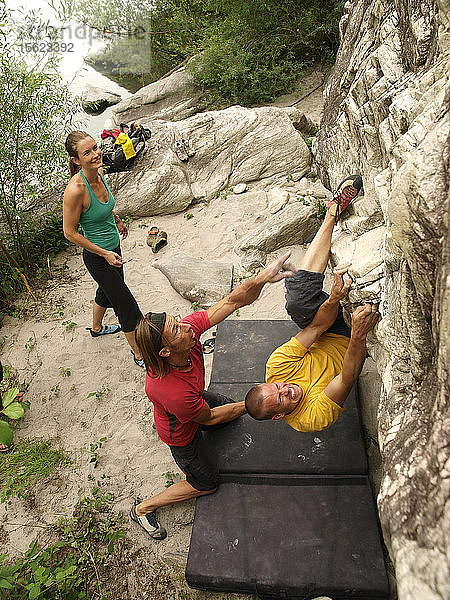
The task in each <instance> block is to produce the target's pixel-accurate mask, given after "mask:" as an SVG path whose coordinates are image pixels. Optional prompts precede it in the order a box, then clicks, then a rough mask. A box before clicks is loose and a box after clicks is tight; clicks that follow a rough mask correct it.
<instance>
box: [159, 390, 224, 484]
mask: <svg viewBox="0 0 450 600" xmlns="http://www.w3.org/2000/svg"><path fill="white" fill-rule="evenodd" d="M203 398H204V399H205V400H206V402H207V403H208V405H209V407H210V408H214V407H215V406H222V405H223V404H230V403H231V402H234V400H231V398H227V397H226V396H222V394H216V393H214V392H203ZM224 425H228V423H223V424H220V425H212V426H208V425H201V426H200V427H199V428H198V429H197V432H196V434H195V436H194V439H193V440H192V442H190V443H189V444H187V446H169V448H170V451H171V453H172V456H173V459H174V461H175V462H176V463H177V465H178V466H179V467H180V469H181V470H182V471H183V473H185V475H186V481H187V482H188V483H190V484H191V485H192V487H193V488H195V489H196V490H198V491H199V492H208V491H211V490H215V489H216V488H217V486H218V485H219V472H218V470H217V465H216V464H215V461H214V460H213V459H212V458H211V449H210V448H209V446H208V445H207V443H206V442H205V440H204V439H203V433H202V431H205V430H211V429H217V428H219V427H223V426H224Z"/></svg>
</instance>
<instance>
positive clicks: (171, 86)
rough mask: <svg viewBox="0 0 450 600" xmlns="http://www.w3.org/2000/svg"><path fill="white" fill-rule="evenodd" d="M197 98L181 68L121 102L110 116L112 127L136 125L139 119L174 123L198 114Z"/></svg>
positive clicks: (183, 69) (188, 77) (185, 72)
mask: <svg viewBox="0 0 450 600" xmlns="http://www.w3.org/2000/svg"><path fill="white" fill-rule="evenodd" d="M199 99H200V94H199V92H198V91H197V90H195V88H194V86H193V84H192V79H191V76H190V75H189V73H188V72H187V71H186V69H185V68H184V67H182V68H181V69H179V70H178V71H175V72H174V73H172V74H171V75H168V76H167V77H164V78H163V79H159V80H158V81H154V82H153V83H150V84H149V85H146V86H145V87H143V88H141V89H140V90H138V91H137V92H136V93H135V94H133V96H131V98H127V99H126V100H123V102H121V103H120V104H118V105H117V106H116V107H115V108H114V110H113V113H112V120H113V123H114V124H115V125H118V124H119V123H129V122H132V121H138V120H139V121H140V120H141V119H142V118H143V117H151V118H152V119H162V120H164V121H178V120H180V119H186V118H187V117H190V116H191V115H193V114H195V113H196V112H198V110H199V108H198V106H199Z"/></svg>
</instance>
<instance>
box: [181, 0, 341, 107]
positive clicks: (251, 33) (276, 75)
mask: <svg viewBox="0 0 450 600" xmlns="http://www.w3.org/2000/svg"><path fill="white" fill-rule="evenodd" d="M210 5H213V6H215V7H216V10H217V11H220V12H221V14H222V16H223V17H222V19H221V20H220V24H218V25H217V27H216V28H215V29H214V31H211V32H210V35H209V37H208V39H205V40H204V52H203V53H202V54H201V56H199V58H198V60H197V61H196V62H195V63H194V64H193V66H192V69H193V74H194V81H195V82H196V83H197V85H199V86H200V87H202V88H203V89H204V90H205V92H207V97H208V104H209V105H222V104H229V103H239V104H257V103H261V102H267V101H271V100H273V99H274V98H275V96H277V95H279V94H281V93H284V92H286V91H288V90H291V89H293V87H294V85H295V82H296V81H297V80H298V78H299V76H300V75H301V73H302V71H303V70H304V68H305V67H307V66H309V65H312V64H313V63H315V62H319V61H321V62H323V61H324V62H327V61H329V60H330V59H332V57H333V56H334V54H335V52H336V50H337V47H338V21H339V18H340V16H341V14H342V7H343V2H340V1H336V0H323V1H320V2H319V1H318V0H303V2H298V1H297V0H283V1H281V2H280V1H279V0H266V1H265V2H260V1H259V0H245V1H244V2H242V1H240V0H224V1H221V2H219V1H218V0H211V1H210Z"/></svg>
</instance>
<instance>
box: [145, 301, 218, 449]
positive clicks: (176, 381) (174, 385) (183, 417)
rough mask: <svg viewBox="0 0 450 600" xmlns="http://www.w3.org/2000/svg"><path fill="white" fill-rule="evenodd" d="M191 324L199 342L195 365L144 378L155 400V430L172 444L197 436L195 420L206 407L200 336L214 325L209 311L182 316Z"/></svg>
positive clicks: (192, 356) (195, 350)
mask: <svg viewBox="0 0 450 600" xmlns="http://www.w3.org/2000/svg"><path fill="white" fill-rule="evenodd" d="M182 322H183V323H189V324H190V325H191V327H192V331H193V332H194V335H195V337H196V338H197V343H196V344H195V346H194V347H193V348H192V350H191V354H190V359H191V361H192V368H191V369H190V370H189V371H186V372H180V371H177V370H171V371H169V373H168V374H167V375H164V377H162V378H161V379H160V378H159V377H150V376H149V375H148V374H147V376H146V381H145V393H146V394H147V396H148V397H149V400H150V401H151V402H153V407H154V418H155V425H156V431H157V432H158V435H159V437H160V438H161V439H162V441H163V442H165V443H166V444H169V446H186V445H187V444H189V442H191V441H192V439H193V438H194V435H195V432H196V431H197V429H198V428H199V426H200V425H199V423H195V422H194V421H193V420H192V419H194V418H195V417H196V416H197V415H198V414H200V413H201V411H202V410H203V409H204V408H205V405H206V402H205V400H204V399H203V397H202V394H203V391H204V389H205V366H204V364H203V351H202V346H201V344H200V341H199V338H200V335H201V334H202V333H203V332H204V331H206V330H207V329H209V328H210V327H211V325H210V323H209V318H208V313H207V312H206V310H204V311H201V312H195V313H192V314H191V315H188V316H187V317H184V319H182Z"/></svg>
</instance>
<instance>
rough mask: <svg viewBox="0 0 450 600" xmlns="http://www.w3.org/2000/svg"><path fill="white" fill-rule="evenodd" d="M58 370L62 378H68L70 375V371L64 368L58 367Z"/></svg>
mask: <svg viewBox="0 0 450 600" xmlns="http://www.w3.org/2000/svg"><path fill="white" fill-rule="evenodd" d="M59 370H60V371H61V375H62V376H63V377H70V375H71V374H72V373H71V370H70V369H67V368H64V367H59Z"/></svg>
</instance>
